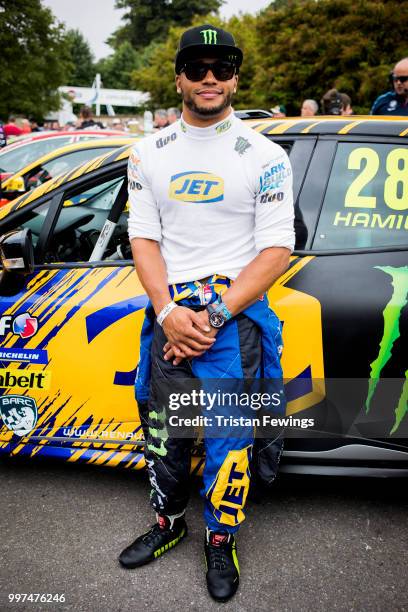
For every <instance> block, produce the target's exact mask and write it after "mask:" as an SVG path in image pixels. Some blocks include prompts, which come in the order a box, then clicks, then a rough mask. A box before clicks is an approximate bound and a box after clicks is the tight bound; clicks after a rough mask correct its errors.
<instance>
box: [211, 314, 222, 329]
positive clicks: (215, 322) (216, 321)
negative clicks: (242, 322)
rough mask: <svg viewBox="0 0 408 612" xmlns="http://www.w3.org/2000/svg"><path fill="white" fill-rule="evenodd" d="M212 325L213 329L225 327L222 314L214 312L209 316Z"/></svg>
mask: <svg viewBox="0 0 408 612" xmlns="http://www.w3.org/2000/svg"><path fill="white" fill-rule="evenodd" d="M209 320H210V325H212V326H213V327H222V326H223V325H224V317H223V315H222V314H221V313H220V312H212V313H211V314H210V316H209Z"/></svg>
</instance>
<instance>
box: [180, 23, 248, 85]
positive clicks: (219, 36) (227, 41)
mask: <svg viewBox="0 0 408 612" xmlns="http://www.w3.org/2000/svg"><path fill="white" fill-rule="evenodd" d="M208 45H211V47H212V53H213V52H215V51H216V53H215V55H216V57H222V58H229V59H230V61H233V62H234V64H235V66H236V68H237V70H238V69H239V67H240V66H241V64H242V58H243V55H242V51H241V49H240V48H239V47H237V46H236V44H235V39H234V37H233V35H232V34H231V33H230V32H226V31H225V30H222V29H221V28H217V27H216V26H214V25H211V24H210V23H205V24H202V25H199V26H195V27H194V28H190V29H188V30H186V31H185V32H183V34H182V35H181V37H180V42H179V45H178V49H177V55H176V58H175V60H176V61H175V69H176V74H180V73H181V71H182V69H183V66H184V65H185V63H186V62H187V61H189V60H195V59H199V58H200V57H205V53H206V52H207V49H206V47H207V46H208Z"/></svg>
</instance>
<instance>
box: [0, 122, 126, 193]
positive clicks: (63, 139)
mask: <svg viewBox="0 0 408 612" xmlns="http://www.w3.org/2000/svg"><path fill="white" fill-rule="evenodd" d="M110 136H114V137H116V138H123V137H124V136H127V134H124V133H123V132H120V131H118V130H99V129H98V130H72V131H67V130H64V131H60V132H55V131H54V132H35V133H31V134H27V135H25V136H20V137H19V138H17V139H16V140H15V141H14V142H13V143H11V144H7V146H6V147H4V148H3V149H1V150H0V181H1V180H4V179H6V178H8V177H9V176H11V175H12V174H15V173H16V172H18V171H19V170H21V168H24V167H25V166H27V165H28V164H31V163H32V162H34V161H35V160H36V159H38V158H39V157H41V156H42V155H46V154H47V153H50V152H51V151H53V150H54V149H57V148H58V147H62V146H63V145H68V144H73V143H75V142H83V141H85V140H93V139H95V138H109V137H110Z"/></svg>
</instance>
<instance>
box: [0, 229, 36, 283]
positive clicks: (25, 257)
mask: <svg viewBox="0 0 408 612" xmlns="http://www.w3.org/2000/svg"><path fill="white" fill-rule="evenodd" d="M0 262H1V265H2V267H3V270H5V271H6V272H14V273H17V274H31V273H32V272H33V271H34V247H33V241H32V238H31V230H30V229H28V228H25V229H23V230H14V231H12V232H8V233H7V234H4V235H3V236H1V237H0Z"/></svg>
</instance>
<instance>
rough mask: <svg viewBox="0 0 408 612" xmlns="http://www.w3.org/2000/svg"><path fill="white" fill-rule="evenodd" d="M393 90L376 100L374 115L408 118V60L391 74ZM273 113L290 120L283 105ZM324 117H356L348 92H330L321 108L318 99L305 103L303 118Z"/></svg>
mask: <svg viewBox="0 0 408 612" xmlns="http://www.w3.org/2000/svg"><path fill="white" fill-rule="evenodd" d="M389 80H390V90H389V91H387V92H386V93H384V94H381V95H380V96H378V98H376V100H375V101H374V103H373V105H372V107H371V111H370V114H371V115H401V116H404V115H405V116H408V57H406V58H404V59H402V60H400V61H399V62H397V63H396V64H395V66H394V68H393V70H392V71H391V73H390V77H389ZM270 110H271V113H272V115H273V116H274V117H275V118H277V119H278V118H280V117H286V109H285V107H284V106H283V105H276V106H273V107H272V108H271V109H270ZM319 111H320V113H321V114H322V115H342V116H349V115H353V108H352V105H351V98H350V96H349V95H348V94H347V93H344V92H341V91H338V90H337V89H334V88H333V89H329V90H328V91H327V92H326V93H325V94H324V95H323V96H322V98H321V100H320V105H319V103H318V102H317V101H316V100H312V99H306V100H303V102H302V105H301V108H300V116H301V117H314V116H315V115H318V114H319Z"/></svg>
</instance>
